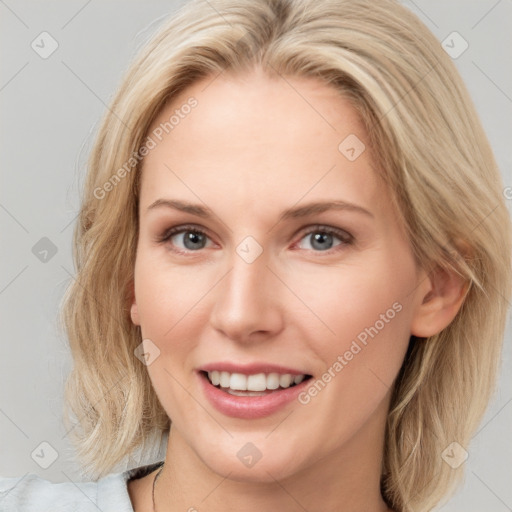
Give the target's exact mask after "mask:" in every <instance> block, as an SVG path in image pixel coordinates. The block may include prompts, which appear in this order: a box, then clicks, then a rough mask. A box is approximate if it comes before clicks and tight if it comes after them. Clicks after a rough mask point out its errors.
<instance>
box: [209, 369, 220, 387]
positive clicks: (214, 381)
mask: <svg viewBox="0 0 512 512" xmlns="http://www.w3.org/2000/svg"><path fill="white" fill-rule="evenodd" d="M210 375H211V376H210V380H211V381H212V384H213V385H214V386H218V385H219V384H220V373H219V372H218V371H216V370H214V371H213V372H211V374H210Z"/></svg>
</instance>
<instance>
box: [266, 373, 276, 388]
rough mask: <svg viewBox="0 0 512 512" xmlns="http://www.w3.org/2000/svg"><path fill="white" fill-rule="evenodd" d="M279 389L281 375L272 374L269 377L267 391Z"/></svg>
mask: <svg viewBox="0 0 512 512" xmlns="http://www.w3.org/2000/svg"><path fill="white" fill-rule="evenodd" d="M278 387H279V375H278V374H277V373H270V374H269V375H267V389H277V388H278Z"/></svg>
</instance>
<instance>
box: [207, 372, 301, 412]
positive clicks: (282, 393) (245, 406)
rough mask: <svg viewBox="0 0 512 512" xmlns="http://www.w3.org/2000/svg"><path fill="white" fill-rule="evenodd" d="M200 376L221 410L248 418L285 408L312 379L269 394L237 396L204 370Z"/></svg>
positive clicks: (209, 397)
mask: <svg viewBox="0 0 512 512" xmlns="http://www.w3.org/2000/svg"><path fill="white" fill-rule="evenodd" d="M198 376H199V380H200V381H201V385H202V387H203V391H204V394H205V395H206V398H207V399H208V401H209V402H210V403H211V404H212V405H213V406H214V407H215V408H216V409H217V410H218V411H219V412H221V413H222V414H225V415H226V416H231V417H233V418H242V419H247V420H252V419H256V418H264V417H265V416H270V415H271V414H274V413H275V412H277V411H279V410H281V409H283V408H284V407H286V405H288V404H289V403H290V402H293V400H295V399H296V398H297V396H298V395H299V394H300V392H301V391H302V390H303V389H304V388H305V387H306V386H307V385H308V384H309V381H310V379H307V380H304V381H302V382H301V383H300V384H296V385H295V386H292V387H291V388H287V389H281V390H279V391H273V392H272V393H269V394H268V395H263V396H235V395H230V394H229V393H226V392H225V391H222V390H221V389H219V388H217V387H215V386H214V385H213V384H211V383H210V381H209V380H208V378H207V377H206V375H205V374H203V373H202V372H199V373H198Z"/></svg>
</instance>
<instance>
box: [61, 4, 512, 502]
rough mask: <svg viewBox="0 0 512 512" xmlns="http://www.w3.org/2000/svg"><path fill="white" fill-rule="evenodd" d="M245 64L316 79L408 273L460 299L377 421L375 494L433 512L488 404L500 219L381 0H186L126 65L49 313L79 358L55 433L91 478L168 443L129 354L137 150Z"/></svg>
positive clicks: (137, 336)
mask: <svg viewBox="0 0 512 512" xmlns="http://www.w3.org/2000/svg"><path fill="white" fill-rule="evenodd" d="M255 65H258V66H261V67H262V68H263V69H264V70H265V71H266V72H267V73H268V74H269V75H275V76H277V75H281V76H295V77H316V78H318V79H320V80H323V81H324V82H325V83H328V84H330V85H331V86H332V87H335V88H337V89H338V90H339V91H340V93H341V94H343V95H344V96H345V97H348V98H349V99H350V100H351V101H352V103H353V105H354V107H355V108H356V109H357V111H358V112H359V114H360V117H361V119H362V121H363V122H364V124H365V127H366V130H367V133H368V136H369V143H370V144H369V145H370V148H371V149H372V150H373V151H374V154H375V155H376V157H377V158H376V160H377V162H378V164H379V168H380V169H382V172H383V175H384V177H385V179H386V180H387V182H388V183H389V186H390V190H391V191H392V193H393V198H394V201H395V205H396V206H397V208H398V211H399V212H400V214H401V217H402V221H403V223H404V225H405V226H406V228H407V232H408V235H409V237H410V240H411V244H412V247H413V250H414V254H415V256H416V258H417V260H418V262H419V263H420V264H421V265H422V266H423V267H424V268H427V269H429V270H430V269H433V268H436V267H441V268H445V269H452V270H455V271H456V272H457V273H458V274H460V275H462V276H463V277H464V278H465V279H466V280H467V282H468V283H469V286H468V290H467V295H466V297H465V300H464V303H463V305H462V307H461V309H460V311H459V313H458V314H457V316H456V317H455V319H454V321H453V322H452V323H451V324H450V325H449V326H448V327H447V328H445V329H444V330H443V331H442V332H441V333H439V334H437V335H435V336H432V337H431V338H428V339H415V338H414V337H412V338H411V341H410V346H409V350H408V353H407V356H406V358H405V360H404V363H403V366H402V368H401V370H400V373H399V375H398V377H397V380H396V382H395V388H394V393H393V397H392V402H391V406H390V411H389V415H388V422H387V428H386V441H385V450H384V460H383V467H382V486H381V488H382V495H383V497H384V499H385V500H386V502H387V503H388V504H389V505H390V506H391V507H392V508H393V509H394V510H396V511H412V510H414V511H421V510H430V509H431V508H432V507H433V506H435V505H436V504H437V503H438V502H439V501H440V500H441V499H442V498H443V497H446V496H447V495H448V493H449V492H453V488H454V484H455V483H457V482H458V481H459V479H460V476H461V471H462V467H463V466H461V468H459V469H457V470H455V469H452V468H451V467H450V466H449V465H448V464H446V463H445V462H444V460H443V458H442V456H441V455H442V452H443V450H444V449H445V448H446V447H447V446H448V445H450V443H452V442H454V441H455V442H457V443H459V444H460V445H462V446H463V447H467V446H468V444H469V442H470V439H471V436H472V434H473V433H474V431H475V429H476V428H477V426H478V424H479V422H480V421H481V419H482V415H483V413H484V411H485V409H486V407H487V404H488V402H489V400H490V398H491V396H492V393H493V392H494V387H495V379H496V375H497V371H498V369H499V362H500V352H501V343H502V339H503V332H504V328H505V320H506V313H507V300H508V298H509V297H510V285H511V258H510V252H511V240H510V220H509V216H508V213H507V209H506V207H505V204H504V200H503V197H502V185H501V178H500V175H499V170H498V168H497V165H496V163H495V160H494V157H493V154H492V151H491V148H490V146H489V143H488V141H487V138H486V136H485V134H484V132H483V130H482V127H481V125H480V122H479V119H478V117H477V115H476V112H475V109H474V107H473V105H472V102H471V100H470V97H469V95H468V93H467V91H466V88H465V87H464V85H463V83H462V80H461V78H460V77H459V75H458V73H457V71H456V68H455V66H454V64H453V62H452V61H451V59H450V58H449V57H448V55H446V54H445V52H444V51H443V49H442V47H441V45H440V43H439V42H438V41H437V40H436V38H435V37H434V36H433V35H432V34H431V33H430V32H429V31H428V30H427V29H426V27H425V26H424V25H423V24H422V23H421V22H420V21H419V20H418V19H417V18H416V17H415V16H414V15H413V14H412V13H411V12H409V10H407V9H406V8H404V7H402V6H401V5H400V4H398V3H397V2H395V1H393V0H378V1H375V0H336V1H330V0H216V1H214V2H208V5H207V4H205V3H204V2H202V1H199V0H197V1H196V0H194V1H192V2H190V3H188V4H186V5H185V6H184V8H182V9H181V10H180V11H179V12H178V13H177V14H176V15H175V16H173V17H172V18H170V19H169V20H168V21H167V22H166V23H165V24H164V25H163V26H162V27H161V29H160V30H159V31H158V33H157V34H156V35H155V36H154V37H153V38H152V39H151V41H150V42H149V43H148V44H147V45H146V46H145V47H144V48H143V50H142V51H141V53H140V55H139V56H138V57H137V58H136V59H135V61H134V62H133V63H132V65H131V67H130V68H129V70H128V72H127V74H126V76H125V78H124V80H123V81H122V84H121V86H120V88H119V90H118V92H117V94H116V96H115V97H114V99H113V101H112V103H111V105H110V108H109V110H108V111H107V112H106V115H105V117H104V120H103V122H102V125H101V128H100V130H99V133H98V136H97V139H96V142H95V145H94V147H93V149H92V152H91V156H90V161H89V166H88V173H87V176H86V181H85V184H84V189H83V196H82V200H81V201H82V203H81V209H80V214H79V218H78V222H77V225H76V227H75V232H74V239H73V241H74V248H73V251H74V252H73V255H74V261H75V265H76V270H77V274H76V278H75V279H74V281H73V282H72V283H71V284H70V287H69V288H68V290H67V293H66V296H65V297H64V302H63V306H62V322H63V325H64V326H65V329H66V331H67V335H68V338H69V343H70V347H71V352H72V356H73V359H74V368H73V370H72V372H71V374H70V375H69V377H68V381H67V383H66V395H65V396H66V407H65V415H64V418H65V423H66V425H68V426H69V427H71V430H70V434H71V435H72V441H73V442H74V443H75V446H76V449H77V455H78V457H79V459H80V460H81V461H82V463H83V465H84V467H85V468H86V469H87V472H91V473H92V474H93V475H94V476H95V477H96V478H98V477H101V476H104V475H105V474H107V473H108V472H110V471H111V470H112V468H113V467H114V466H115V465H117V464H118V463H120V462H121V461H123V460H125V459H126V457H127V456H129V455H131V454H132V453H133V452H134V451H135V450H136V449H137V448H140V447H141V446H143V447H146V446H151V443H152V441H151V439H152V438H154V436H155V435H156V438H157V439H158V438H159V437H158V436H163V435H165V434H166V433H167V432H168V429H169V426H170V421H169V418H168V416H167V414H166V412H165V411H164V410H163V408H162V406H161V404H160V403H159V401H158V399H157V396H156V394H155V392H154V390H153V388H152V385H151V381H150V379H149V377H148V374H147V371H146V367H145V366H144V365H143V364H141V362H140V361H139V360H138V359H137V358H136V357H135V355H134V350H135V348H136V347H137V346H138V345H139V344H140V342H141V332H140V328H139V327H136V326H134V325H133V324H132V322H131V319H130V304H131V293H130V290H131V283H132V282H133V271H134V264H135V254H136V245H137V236H138V193H139V185H140V170H141V165H140V164H141V161H142V158H141V154H140V153H139V149H140V148H141V146H143V144H144V141H145V138H147V134H148V130H149V127H150V125H151V123H152V121H153V120H154V119H155V116H156V115H157V114H158V113H159V112H160V111H161V109H162V107H163V105H164V104H165V103H166V102H168V101H172V99H173V98H174V97H176V95H177V94H178V93H180V92H181V91H183V90H184V89H186V87H187V86H188V85H190V84H191V83H193V82H195V81H197V80H199V79H200V78H203V77H209V76H211V77H214V76H215V75H216V74H218V73H221V72H223V71H231V72H244V71H249V70H250V69H251V68H253V67H254V66H255ZM340 142H341V141H340ZM127 162H130V163H129V164H128V165H127ZM123 168H124V170H125V172H122V171H120V170H121V169H123ZM107 182H108V183H110V186H106V184H107ZM107 192H108V193H107ZM73 416H76V419H74V418H73Z"/></svg>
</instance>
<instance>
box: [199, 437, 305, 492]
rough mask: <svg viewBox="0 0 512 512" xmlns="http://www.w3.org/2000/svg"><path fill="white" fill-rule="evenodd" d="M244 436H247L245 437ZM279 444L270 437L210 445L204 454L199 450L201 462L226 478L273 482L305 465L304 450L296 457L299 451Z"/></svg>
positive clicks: (253, 481)
mask: <svg viewBox="0 0 512 512" xmlns="http://www.w3.org/2000/svg"><path fill="white" fill-rule="evenodd" d="M244 437H245V436H244ZM284 448H285V447H283V446H282V445H281V446H276V445H275V444H273V443H271V442H269V440H267V441H266V442H264V441H263V440H262V441H261V442H259V443H258V442H257V441H256V442H255V443H251V442H250V441H247V438H246V437H245V439H244V440H243V441H241V442H237V441H235V440H231V442H227V443H225V444H223V445H217V446H216V447H212V446H211V445H210V446H208V448H207V450H205V451H204V452H203V453H201V451H196V453H197V454H198V456H199V457H200V459H201V460H202V462H203V463H204V464H205V465H206V466H207V467H208V468H209V469H210V470H211V471H213V472H215V473H217V474H218V475H219V476H222V477H223V478H226V477H229V479H230V480H235V481H237V482H247V483H273V482H275V481H276V480H283V479H286V478H288V477H290V476H291V475H293V474H295V473H297V472H298V471H300V470H301V469H303V466H304V464H305V460H304V459H303V458H302V457H304V455H305V454H304V453H301V460H298V459H297V456H298V453H297V452H298V450H297V449H295V448H294V446H292V445H290V446H289V447H288V448H289V449H284Z"/></svg>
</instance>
